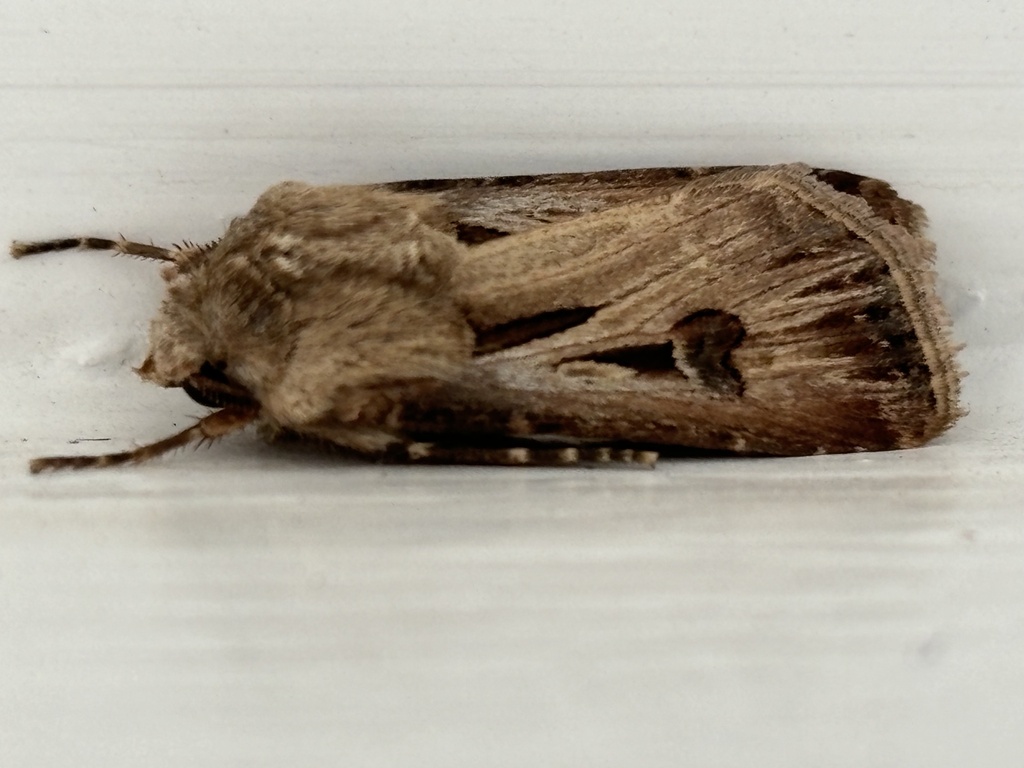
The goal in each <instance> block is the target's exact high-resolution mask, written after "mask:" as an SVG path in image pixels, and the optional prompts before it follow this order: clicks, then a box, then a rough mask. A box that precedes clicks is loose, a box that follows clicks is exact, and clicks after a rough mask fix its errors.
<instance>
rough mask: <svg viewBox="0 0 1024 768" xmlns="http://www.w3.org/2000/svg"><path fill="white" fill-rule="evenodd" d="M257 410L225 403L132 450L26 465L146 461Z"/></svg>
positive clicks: (240, 422) (35, 468)
mask: <svg viewBox="0 0 1024 768" xmlns="http://www.w3.org/2000/svg"><path fill="white" fill-rule="evenodd" d="M257 413H258V410H257V409H256V408H254V407H252V406H228V407H227V408H222V409H221V410H219V411H214V412H213V413H211V414H209V415H207V416H204V417H203V418H201V419H200V420H199V421H198V422H196V423H195V424H193V425H192V426H191V427H189V428H188V429H184V430H182V431H181V432H179V433H178V434H176V435H171V436H170V437H165V438H164V439H163V440H158V441H157V442H155V443H150V444H149V445H144V446H142V447H140V448H136V449H135V450H132V451H121V452H119V453H107V454H103V455H101V456H47V457H44V458H40V459H33V460H32V461H31V462H29V465H28V468H29V470H30V471H31V472H32V474H37V473H39V472H45V471H46V470H55V469H85V468H92V467H114V466H117V465H118V464H129V463H139V462H142V461H148V460H149V459H152V458H155V457H157V456H160V455H161V454H164V453H167V452H168V451H173V450H174V449H175V448H181V447H183V446H186V445H188V444H189V443H202V442H205V441H208V440H215V439H217V438H218V437H224V436H225V435H228V434H231V433H232V432H237V431H238V430H240V429H242V428H243V427H245V426H247V425H249V424H250V423H252V421H253V420H254V419H255V418H256V415H257Z"/></svg>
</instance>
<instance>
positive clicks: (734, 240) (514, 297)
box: [11, 164, 961, 472]
mask: <svg viewBox="0 0 1024 768" xmlns="http://www.w3.org/2000/svg"><path fill="white" fill-rule="evenodd" d="M923 226H924V215H923V212H922V211H921V209H920V208H919V207H918V206H916V205H914V204H913V203H910V202H908V201H907V200H904V199H902V198H900V197H899V196H898V195H897V194H896V193H895V192H894V191H893V190H892V188H891V187H890V186H889V185H888V184H886V183H885V182H882V181H878V180H875V179H870V178H865V177H863V176H857V175H854V174H851V173H847V172H843V171H832V170H817V169H812V168H810V167H808V166H805V165H798V164H794V165H780V166H767V167H732V168H662V169H646V170H628V171H609V172H601V173H573V174H553V175H541V176H512V177H493V178H473V179H455V180H437V181H410V182H399V183H391V184H378V185H369V186H310V185H307V184H302V183H297V182H285V183H282V184H278V185H276V186H274V187H271V188H270V189H269V190H267V191H266V192H265V193H264V194H263V195H262V196H261V197H260V198H259V199H258V200H257V202H256V204H255V206H254V207H253V208H252V210H251V211H250V212H249V213H248V214H247V215H245V216H242V217H241V218H237V219H235V220H234V221H232V222H231V224H230V225H229V226H228V228H227V231H226V232H225V234H224V235H223V236H222V237H221V238H220V239H219V240H217V241H215V242H213V243H210V244H208V245H203V246H195V245H191V244H186V245H183V246H177V247H173V248H160V247H157V246H153V245H144V244H141V243H132V242H127V241H124V240H107V239H100V238H92V237H72V238H65V239H59V240H51V241H46V242H31V243H20V242H16V243H14V244H13V245H12V247H11V252H12V254H13V255H14V256H15V257H20V256H25V255H28V254H35V253H42V252H46V251H59V250H67V249H73V248H82V249H101V250H112V251H115V252H119V253H122V254H128V255H133V256H141V257H146V258H153V259H158V260H161V261H164V262H165V263H166V267H165V268H164V270H163V277H164V280H165V281H166V284H167V285H166V287H167V293H166V297H165V298H164V300H163V304H162V306H161V307H160V311H159V313H158V314H157V316H156V318H155V319H154V320H153V321H152V326H151V330H150V348H149V354H148V356H147V357H146V359H145V361H144V362H143V363H142V365H141V366H140V367H139V368H138V369H137V371H138V373H139V374H140V375H141V376H142V378H144V379H146V380H148V381H151V382H153V383H155V384H159V385H161V386H164V387H181V388H182V389H183V390H184V391H185V392H186V393H188V395H189V396H191V397H192V399H194V400H195V401H196V402H198V403H200V404H202V405H204V406H208V407H210V408H212V409H215V410H213V411H212V412H211V413H210V414H208V415H207V416H205V417H203V418H201V419H200V420H199V421H198V423H196V424H195V425H194V426H191V427H189V428H188V429H186V430H184V431H182V432H181V433H179V434H176V435H173V436H171V437H168V438H166V439H164V440H160V441H159V442H156V443H153V444H151V445H146V446H143V447H140V448H136V449H134V450H128V451H123V452H120V453H111V454H106V455H102V456H68V457H63V456H61V457H52V458H41V459H36V460H34V461H33V462H32V463H31V469H32V471H33V472H38V471H41V470H47V469H61V468H65V467H101V466H110V465H116V464H122V463H125V462H137V461H145V460H147V459H150V458H153V457H155V456H157V455H159V454H162V453H164V452H166V451H168V450H171V449H174V448H177V447H180V446H184V445H186V444H188V443H193V442H200V441H204V440H213V439H215V438H218V437H221V436H223V435H226V434H228V433H230V432H234V431H236V430H239V429H242V428H243V427H246V426H248V425H250V424H257V425H259V427H260V428H261V431H262V433H263V434H264V435H265V436H267V437H269V438H272V439H287V438H301V439H311V440H315V441H320V442H323V443H327V444H331V445H334V446H337V447H340V448H342V449H344V450H345V451H347V452H351V453H354V454H357V455H360V456H364V457H367V458H371V459H376V460H390V461H402V462H404V461H409V462H427V463H472V464H503V465H504V464H508V465H566V464H577V463H603V462H619V463H634V464H647V465H649V464H653V462H654V460H655V459H656V457H657V455H658V454H657V451H658V450H666V449H669V448H675V449H679V448H684V449H696V450H710V451H726V452H731V453H738V454H768V455H805V454H820V453H842V452H848V451H879V450H887V449H896V448H909V447H914V446H918V445H921V444H922V443H924V442H926V441H927V440H929V439H931V438H933V437H935V436H936V435H938V434H940V433H941V432H943V431H944V430H946V429H947V428H948V427H949V426H950V425H951V424H952V423H953V422H954V421H955V420H956V419H957V417H958V416H959V415H960V410H959V408H958V405H957V399H958V389H959V381H960V376H961V374H960V371H959V369H958V367H957V364H956V361H955V359H954V355H955V351H956V349H955V347H954V345H953V344H952V343H951V340H950V334H949V327H948V326H949V322H948V318H947V315H946V313H945V311H944V309H943V308H942V306H941V304H940V302H939V300H938V297H937V295H936V292H935V286H934V273H933V271H932V261H933V254H934V247H933V245H932V243H931V242H929V241H928V240H927V239H926V238H925V237H924V236H923V235H922V229H923Z"/></svg>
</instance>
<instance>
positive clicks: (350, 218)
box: [137, 182, 473, 419]
mask: <svg viewBox="0 0 1024 768" xmlns="http://www.w3.org/2000/svg"><path fill="white" fill-rule="evenodd" d="M462 248H463V246H461V245H460V244H459V243H458V242H457V241H456V240H455V238H454V237H453V236H451V235H450V234H448V233H446V232H444V231H443V230H442V228H441V225H440V223H439V221H438V216H437V213H436V211H435V210H434V208H433V207H432V206H431V204H429V203H427V202H425V201H423V200H422V199H420V198H418V197H412V196H408V195H401V194H396V193H393V192H386V191H381V190H375V189H372V188H367V187H347V186H342V187H314V186H309V185H306V184H300V183H296V182H286V183H284V184H278V185H276V186H274V187H271V188H270V189H269V190H267V192H265V193H264V194H263V195H262V196H261V197H260V198H259V200H258V201H257V202H256V204H255V206H254V207H253V209H252V210H251V211H250V212H249V213H248V214H247V215H245V216H243V217H240V218H238V219H235V220H234V221H232V222H231V224H230V225H229V227H228V229H227V231H226V232H225V234H224V236H223V237H222V238H221V239H220V240H218V241H216V242H215V243H212V244H210V245H206V246H201V247H200V246H193V247H186V248H182V249H180V250H179V251H177V252H176V253H174V255H173V259H171V260H170V261H169V263H168V264H167V266H166V267H165V269H164V271H163V278H164V280H165V282H166V285H167V293H166V296H165V298H164V301H163V303H162V305H161V307H160V310H159V312H158V313H157V315H156V317H155V318H154V319H153V321H152V324H151V326H150V347H149V353H148V355H147V357H146V360H145V362H144V363H143V364H142V366H140V367H139V368H138V369H137V370H138V373H139V374H140V375H141V376H142V377H143V378H145V379H146V380H148V381H151V382H154V383H156V384H159V385H161V386H165V387H182V388H183V389H184V390H185V391H186V393H188V394H189V395H190V396H191V397H192V398H193V399H195V400H196V401H197V402H201V403H203V404H204V405H214V406H218V405H226V404H236V403H243V402H244V403H258V404H262V405H267V406H269V407H270V408H271V409H273V408H274V406H275V403H276V402H278V401H280V400H281V397H279V396H280V394H281V390H282V389H289V390H290V391H291V392H292V393H293V395H294V393H295V392H301V394H300V395H299V397H298V400H304V401H305V402H306V403H308V404H309V407H310V408H311V409H312V410H313V411H316V410H323V409H324V408H325V407H327V406H328V404H329V403H328V401H329V400H330V398H331V393H332V392H333V391H335V390H337V389H339V388H343V387H346V386H348V387H354V386H359V385H360V382H365V381H369V380H372V379H374V377H375V376H377V377H378V378H379V377H380V376H379V375H378V374H379V373H380V372H379V371H378V370H376V369H379V368H380V367H381V366H385V365H397V362H395V361H394V360H393V358H394V357H396V356H402V357H404V358H406V362H405V363H403V365H405V366H406V367H407V368H408V370H410V372H411V373H412V374H414V375H422V376H424V377H428V378H429V377H431V376H442V377H443V375H444V370H445V368H446V366H449V367H450V364H451V363H453V362H454V361H455V360H456V359H458V360H461V359H463V358H468V357H469V356H470V354H471V351H472V344H473V336H472V333H471V332H470V331H469V329H468V325H467V324H466V321H465V319H464V318H463V316H462V313H461V312H460V311H458V310H457V308H456V307H455V302H454V300H453V299H452V297H451V293H450V290H449V281H450V277H451V272H452V270H453V268H454V266H455V262H456V260H457V259H458V258H459V256H460V254H461V249H462ZM298 368H302V369H303V371H304V372H303V373H300V372H298V371H297V369H298ZM295 378H300V379H301V380H302V381H301V382H300V383H301V385H302V386H301V387H297V385H296V383H295V382H294V381H291V380H292V379H295ZM292 399H293V400H294V399H296V398H295V397H292ZM288 407H292V406H288ZM288 418H289V419H290V418H294V415H289V417H288Z"/></svg>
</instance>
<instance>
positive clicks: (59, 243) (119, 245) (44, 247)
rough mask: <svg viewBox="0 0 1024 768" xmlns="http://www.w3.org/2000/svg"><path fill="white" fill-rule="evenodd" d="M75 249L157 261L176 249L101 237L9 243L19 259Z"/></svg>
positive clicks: (172, 257) (173, 255) (168, 258)
mask: <svg viewBox="0 0 1024 768" xmlns="http://www.w3.org/2000/svg"><path fill="white" fill-rule="evenodd" d="M75 249H77V250H80V251H114V252H116V253H120V254H124V255H125V256H141V257H143V258H146V259H158V260H159V261H174V260H175V258H176V254H177V250H176V249H174V248H161V247H160V246H158V245H146V244H145V243H133V242H131V241H129V240H124V239H118V240H108V239H107V238H103V237H64V238H60V239H57V240H36V241H34V242H29V243H25V242H21V241H18V240H15V241H14V242H13V243H11V256H13V257H14V258H16V259H20V258H21V257H23V256H32V255H34V254H37V253H50V252H52V251H70V250H75Z"/></svg>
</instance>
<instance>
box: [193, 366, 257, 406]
mask: <svg viewBox="0 0 1024 768" xmlns="http://www.w3.org/2000/svg"><path fill="white" fill-rule="evenodd" d="M225 368H227V363H226V362H225V361H223V360H216V361H214V362H210V361H209V360H206V361H204V362H203V364H202V365H200V366H199V370H198V371H197V372H196V373H194V374H192V375H191V376H189V377H188V378H187V379H186V380H185V381H184V382H183V383H182V385H181V388H182V389H184V390H185V394H187V395H188V396H189V397H191V398H192V399H193V400H195V401H196V402H197V403H199V404H200V405H205V406H207V407H208V408H223V407H224V406H227V405H247V404H252V403H253V402H255V401H254V399H253V396H252V394H251V393H250V392H249V391H248V390H247V389H246V388H245V387H243V386H242V385H241V384H239V383H238V382H236V381H234V380H233V379H232V378H231V377H230V376H228V375H227V374H226V373H225V372H224V369H225Z"/></svg>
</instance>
